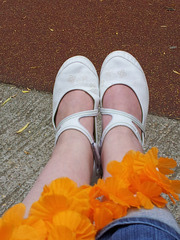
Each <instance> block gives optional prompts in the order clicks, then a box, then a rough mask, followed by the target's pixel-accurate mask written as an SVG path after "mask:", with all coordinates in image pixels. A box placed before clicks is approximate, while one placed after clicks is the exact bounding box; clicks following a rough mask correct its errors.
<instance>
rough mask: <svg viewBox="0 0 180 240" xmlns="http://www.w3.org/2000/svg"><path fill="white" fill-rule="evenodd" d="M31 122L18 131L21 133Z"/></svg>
mask: <svg viewBox="0 0 180 240" xmlns="http://www.w3.org/2000/svg"><path fill="white" fill-rule="evenodd" d="M28 125H29V123H27V124H26V125H25V126H24V127H22V128H21V129H19V130H18V131H17V132H16V133H21V132H23V131H24V130H25V129H26V128H27V127H28Z"/></svg>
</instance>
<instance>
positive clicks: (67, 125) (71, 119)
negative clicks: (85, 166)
mask: <svg viewBox="0 0 180 240" xmlns="http://www.w3.org/2000/svg"><path fill="white" fill-rule="evenodd" d="M97 115H98V109H94V110H87V111H82V112H78V113H74V114H71V115H69V116H67V117H66V118H64V119H63V120H62V121H61V122H60V123H59V124H58V126H57V128H56V134H55V144H56V143H57V140H58V138H59V136H60V135H61V134H62V133H63V132H64V131H66V130H69V129H74V130H77V131H80V132H81V133H83V134H84V135H85V136H86V137H87V138H88V140H89V142H90V144H91V148H92V151H93V158H94V161H95V168H96V174H99V173H100V172H101V164H100V154H99V149H98V145H97V143H96V142H94V140H93V138H92V137H91V134H90V133H89V131H87V129H86V128H85V127H84V126H83V125H82V124H81V123H80V119H81V118H84V117H95V128H96V126H97ZM95 132H96V136H95V138H96V141H97V129H95Z"/></svg>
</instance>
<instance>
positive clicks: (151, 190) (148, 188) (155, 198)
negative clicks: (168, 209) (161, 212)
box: [137, 181, 167, 209]
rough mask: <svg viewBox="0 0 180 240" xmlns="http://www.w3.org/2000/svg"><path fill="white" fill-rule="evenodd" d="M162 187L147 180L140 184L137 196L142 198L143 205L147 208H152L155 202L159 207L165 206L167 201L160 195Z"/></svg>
mask: <svg viewBox="0 0 180 240" xmlns="http://www.w3.org/2000/svg"><path fill="white" fill-rule="evenodd" d="M161 193H162V189H161V188H160V187H159V186H158V185H157V184H156V183H153V182H150V181H146V182H144V183H141V184H140V185H139V189H138V191H137V197H138V199H139V200H140V203H141V206H143V207H144V208H146V209H152V208H153V207H154V205H153V203H154V204H155V205H156V206H157V207H164V206H165V205H166V203H167V201H166V200H165V199H164V198H162V197H161V196H160V194H161Z"/></svg>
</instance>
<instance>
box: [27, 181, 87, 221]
mask: <svg viewBox="0 0 180 240" xmlns="http://www.w3.org/2000/svg"><path fill="white" fill-rule="evenodd" d="M89 208H90V205H89V197H88V194H87V189H86V188H78V187H77V185H76V184H75V183H74V182H73V181H72V180H70V179H68V178H60V179H56V180H54V181H52V183H51V184H50V185H49V186H45V187H44V191H43V193H42V195H41V197H40V199H39V200H38V201H37V202H35V203H33V205H32V207H31V209H30V216H33V217H36V218H38V219H43V220H44V221H46V222H47V221H48V222H51V221H52V219H53V217H54V216H55V215H56V214H57V213H58V212H61V211H64V210H67V209H70V210H75V211H77V212H79V213H83V214H87V215H88V214H89Z"/></svg>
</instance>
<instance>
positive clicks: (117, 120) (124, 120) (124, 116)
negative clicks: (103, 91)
mask: <svg viewBox="0 0 180 240" xmlns="http://www.w3.org/2000/svg"><path fill="white" fill-rule="evenodd" d="M100 112H101V114H102V115H111V116H112V119H111V121H110V123H109V124H108V125H107V126H106V128H105V129H104V131H103V133H102V137H101V143H100V144H101V146H102V144H103V141H104V138H105V136H106V135H107V133H108V132H109V131H110V130H111V129H112V128H114V127H117V126H126V127H128V128H130V129H131V130H132V131H133V133H134V134H135V136H136V137H137V139H138V140H139V142H140V143H141V145H142V146H143V144H144V134H145V127H144V126H143V125H142V123H141V122H140V121H139V120H138V119H137V118H135V117H134V116H133V115H131V114H129V113H126V112H123V111H119V110H115V109H110V108H100ZM134 123H135V124H136V125H137V126H138V127H139V128H140V129H141V130H142V134H141V136H140V134H139V132H138V129H137V128H136V126H135V125H134Z"/></svg>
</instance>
